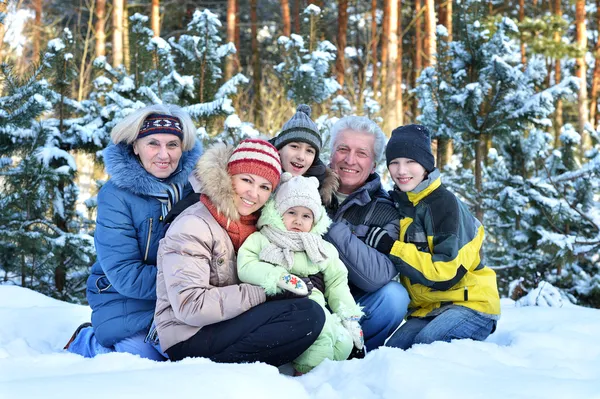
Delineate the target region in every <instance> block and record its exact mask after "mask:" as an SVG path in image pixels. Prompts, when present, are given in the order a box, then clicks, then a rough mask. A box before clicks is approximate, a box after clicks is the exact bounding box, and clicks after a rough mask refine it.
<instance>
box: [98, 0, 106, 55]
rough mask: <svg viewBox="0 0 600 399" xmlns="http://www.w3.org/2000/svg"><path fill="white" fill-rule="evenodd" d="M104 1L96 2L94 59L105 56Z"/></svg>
mask: <svg viewBox="0 0 600 399" xmlns="http://www.w3.org/2000/svg"><path fill="white" fill-rule="evenodd" d="M105 18H106V0H96V57H100V56H104V55H106V31H105V30H104V29H105V22H106V20H105Z"/></svg>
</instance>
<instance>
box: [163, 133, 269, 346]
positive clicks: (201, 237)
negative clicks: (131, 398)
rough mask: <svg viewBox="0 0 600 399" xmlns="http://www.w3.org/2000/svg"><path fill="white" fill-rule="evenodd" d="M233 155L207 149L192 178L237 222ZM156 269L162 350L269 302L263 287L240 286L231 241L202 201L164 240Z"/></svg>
mask: <svg viewBox="0 0 600 399" xmlns="http://www.w3.org/2000/svg"><path fill="white" fill-rule="evenodd" d="M232 151H233V148H232V147H226V146H225V145H222V144H219V145H216V146H214V147H212V148H210V149H209V150H207V151H206V152H205V153H204V155H203V156H202V157H201V158H200V161H198V164H197V165H196V169H195V170H194V172H193V174H192V176H191V177H190V180H195V181H194V182H193V184H194V186H195V187H201V190H202V192H203V193H205V194H206V195H207V196H208V197H209V198H210V199H211V201H212V202H213V204H214V205H215V206H216V207H217V209H218V210H219V211H220V212H221V213H222V214H223V215H225V216H227V217H228V218H229V219H231V220H233V221H236V220H238V219H239V214H238V212H237V209H236V207H235V205H234V203H233V188H232V185H231V177H230V176H229V174H227V160H228V159H229V156H230V155H231V152H232ZM157 266H158V274H157V278H156V295H157V301H156V311H155V315H154V320H155V322H156V327H157V330H158V337H159V339H160V346H161V348H162V350H163V351H166V350H167V349H169V348H170V347H172V346H173V345H175V344H177V343H179V342H182V341H185V340H187V339H189V338H190V337H192V336H193V335H194V334H196V333H197V332H198V331H199V330H200V329H201V328H202V327H204V326H206V325H209V324H213V323H218V322H221V321H224V320H229V319H232V318H234V317H236V316H238V315H240V314H241V313H243V312H245V311H247V310H248V309H250V308H252V307H254V306H256V305H259V304H261V303H263V302H264V301H265V299H266V297H265V292H264V290H263V289H262V288H260V287H257V286H254V285H250V284H242V283H240V281H239V279H238V276H237V266H236V254H235V251H234V248H233V244H232V243H231V239H230V238H229V236H228V235H227V232H226V231H225V230H224V229H223V228H222V227H221V226H220V225H219V224H218V223H217V221H216V220H215V219H214V218H213V216H212V215H211V214H210V212H209V210H208V209H207V208H206V206H204V204H203V203H201V202H198V203H196V204H195V205H192V206H190V207H189V208H187V209H186V210H185V211H183V212H182V213H181V214H180V215H179V216H178V217H177V218H176V219H175V220H174V221H173V223H172V224H171V226H170V227H169V230H168V231H167V234H166V235H165V237H164V238H163V239H162V240H161V241H160V245H159V249H158V259H157Z"/></svg>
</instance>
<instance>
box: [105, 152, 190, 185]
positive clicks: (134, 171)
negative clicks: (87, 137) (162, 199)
mask: <svg viewBox="0 0 600 399" xmlns="http://www.w3.org/2000/svg"><path fill="white" fill-rule="evenodd" d="M201 153H202V144H201V143H200V141H199V140H196V144H195V145H194V148H192V149H191V150H189V151H185V152H184V153H183V154H182V155H181V158H180V159H179V165H177V169H176V170H175V172H173V173H172V174H171V176H169V177H167V178H165V179H159V178H158V177H155V176H153V175H151V174H150V173H148V172H147V171H146V169H144V167H143V166H142V164H141V163H140V161H139V159H138V157H137V156H136V155H135V154H134V153H133V147H132V146H131V145H129V144H123V143H119V144H110V145H109V146H108V147H106V148H105V149H104V151H103V152H102V156H103V157H104V164H105V165H106V172H107V173H108V175H109V176H110V181H111V182H113V184H114V185H115V186H117V187H119V188H121V189H123V190H127V191H130V192H132V193H133V194H136V195H153V194H157V193H162V192H164V191H165V190H166V189H167V187H168V186H169V185H170V184H183V185H185V183H186V182H187V179H188V176H189V175H190V173H191V172H192V169H193V168H194V165H195V164H196V162H197V161H198V158H199V157H200V154H201Z"/></svg>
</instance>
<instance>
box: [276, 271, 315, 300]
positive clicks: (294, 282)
mask: <svg viewBox="0 0 600 399" xmlns="http://www.w3.org/2000/svg"><path fill="white" fill-rule="evenodd" d="M277 286H278V287H279V288H283V289H284V290H286V291H290V292H293V293H294V294H296V295H298V296H307V295H308V294H309V292H308V287H307V286H306V283H305V282H304V281H303V280H302V279H301V278H300V277H298V276H295V275H293V274H287V273H286V274H284V275H283V276H281V278H280V279H279V281H278V282H277Z"/></svg>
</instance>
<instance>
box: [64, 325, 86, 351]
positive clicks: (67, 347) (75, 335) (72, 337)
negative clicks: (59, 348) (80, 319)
mask: <svg viewBox="0 0 600 399" xmlns="http://www.w3.org/2000/svg"><path fill="white" fill-rule="evenodd" d="M91 326H92V323H90V322H86V323H83V324H82V325H80V326H79V327H77V330H75V332H74V333H73V335H71V339H69V342H67V344H66V345H65V347H64V348H63V349H64V350H68V349H69V346H71V343H72V342H73V341H75V338H77V335H79V332H80V331H81V330H83V329H84V328H87V327H91Z"/></svg>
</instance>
